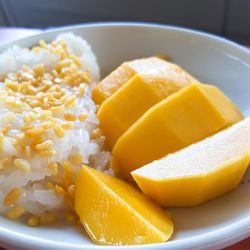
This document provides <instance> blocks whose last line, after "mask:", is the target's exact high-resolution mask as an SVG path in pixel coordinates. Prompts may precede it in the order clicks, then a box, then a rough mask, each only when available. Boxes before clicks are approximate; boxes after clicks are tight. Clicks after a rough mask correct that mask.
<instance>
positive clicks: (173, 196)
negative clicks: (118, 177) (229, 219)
mask: <svg viewBox="0 0 250 250" xmlns="http://www.w3.org/2000/svg"><path fill="white" fill-rule="evenodd" d="M249 138H250V118H246V119H244V120H242V121H240V122H239V123H237V124H235V125H233V126H232V127H230V128H228V129H226V130H224V131H221V132H219V133H217V134H215V135H213V136H211V137H209V138H207V139H205V140H203V141H200V142H197V143H196V144H193V145H190V146H188V147H186V148H184V149H182V150H180V151H178V152H176V153H174V154H170V155H168V156H166V157H164V158H162V159H160V160H158V161H154V162H152V163H150V164H148V165H145V166H144V167H142V168H139V169H137V170H135V171H133V172H132V175H133V177H134V179H135V181H136V182H137V184H138V186H139V187H140V188H141V190H142V191H143V192H144V193H145V194H147V195H148V196H149V197H151V198H152V199H153V200H155V201H157V202H158V203H159V204H161V205H164V206H192V205H198V204H200V203H202V202H205V201H208V200H210V199H213V198H215V197H217V196H220V195H222V194H224V193H226V192H229V191H231V190H233V189H234V188H235V187H237V185H238V184H239V183H240V181H241V179H242V177H243V175H244V173H245V171H246V169H247V166H248V164H249V162H250V140H249Z"/></svg>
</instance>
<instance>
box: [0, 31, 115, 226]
mask: <svg viewBox="0 0 250 250" xmlns="http://www.w3.org/2000/svg"><path fill="white" fill-rule="evenodd" d="M99 78H100V76H99V67H98V64H97V61H96V58H95V55H94V54H93V52H92V50H91V48H90V46H89V45H88V44H87V42H86V41H85V40H83V39H82V38H80V37H77V36H75V35H73V34H62V35H60V36H58V37H57V38H56V39H55V41H53V42H52V43H46V42H44V41H41V42H40V43H39V45H37V46H35V47H33V48H31V49H28V48H20V47H18V46H13V47H12V48H10V49H8V50H7V51H5V52H4V53H2V54H1V55H0V131H1V132H0V214H2V215H4V216H7V217H8V218H10V219H16V218H24V219H27V221H28V224H30V225H32V226H33V225H36V224H38V223H39V222H42V221H44V222H46V221H53V220H55V218H56V217H58V216H59V215H61V216H62V217H65V214H68V215H69V214H70V215H69V218H70V219H72V218H73V217H72V216H74V214H71V211H72V213H73V209H72V208H73V203H74V200H73V196H74V182H75V177H76V175H77V172H78V171H79V169H80V168H81V166H82V163H83V164H88V165H90V166H92V167H94V168H97V169H99V170H103V171H107V172H110V170H108V169H107V164H108V161H109V153H108V152H105V151H103V149H102V146H103V142H104V139H105V138H104V136H103V135H102V131H101V130H100V129H99V128H98V119H97V117H96V106H95V104H94V102H93V100H92V99H91V90H92V88H93V87H94V85H95V83H96V82H98V81H99ZM83 198H84V197H83ZM59 217H60V216H59Z"/></svg>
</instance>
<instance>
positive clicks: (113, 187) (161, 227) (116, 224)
mask: <svg viewBox="0 0 250 250" xmlns="http://www.w3.org/2000/svg"><path fill="white" fill-rule="evenodd" d="M75 210H76V212H77V214H78V215H79V217H80V220H81V222H82V224H83V226H84V228H85V229H86V232H87V233H88V235H89V236H90V238H91V239H92V240H93V241H94V242H95V243H97V244H104V245H132V244H147V243H157V242H164V241H166V240H168V239H169V238H170V237H171V235H172V232H173V223H172V221H171V219H170V216H169V214H168V213H167V212H166V211H165V210H163V209H162V208H160V207H159V206H158V205H156V204H155V203H154V202H152V201H151V200H149V199H148V198H147V197H145V196H144V195H143V194H142V193H140V192H139V191H138V190H137V189H135V187H133V186H131V185H129V184H127V183H125V182H124V181H121V180H119V179H117V178H115V177H111V176H108V175H106V174H104V173H102V172H99V171H97V170H95V169H93V168H90V167H87V166H84V167H83V168H82V169H81V171H80V173H79V175H78V178H77V181H76V191H75Z"/></svg>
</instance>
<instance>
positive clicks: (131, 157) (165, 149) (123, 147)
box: [112, 84, 243, 180]
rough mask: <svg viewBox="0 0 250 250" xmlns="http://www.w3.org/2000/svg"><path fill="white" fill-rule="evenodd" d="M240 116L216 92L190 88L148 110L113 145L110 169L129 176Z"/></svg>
mask: <svg viewBox="0 0 250 250" xmlns="http://www.w3.org/2000/svg"><path fill="white" fill-rule="evenodd" d="M242 118H243V115H242V114H241V113H240V111H239V110H238V109H237V108H236V107H235V105H234V104H233V103H232V102H231V101H230V100H229V98H227V97H226V96H225V95H224V94H223V93H222V92H221V91H220V90H219V89H218V88H216V87H214V86H212V85H205V84H190V85H188V86H187V87H185V88H183V89H181V90H180V91H178V92H177V93H174V94H172V95H171V96H169V97H167V98H166V99H164V100H163V101H161V102H159V103H158V104H156V105H155V106H153V107H152V108H150V109H149V110H148V111H147V112H146V113H145V114H144V115H143V116H141V117H140V118H139V119H138V120H137V121H136V122H135V123H134V124H133V125H132V126H131V127H130V128H129V129H128V130H127V131H126V132H125V133H124V134H123V135H122V136H121V137H120V138H119V139H118V140H117V142H116V144H115V146H114V148H113V150H112V159H113V160H112V167H113V169H114V170H115V171H116V172H117V173H118V174H120V175H122V176H123V177H124V178H126V179H128V180H129V179H131V175H130V172H131V171H132V170H135V169H137V168H139V167H142V166H143V165H145V164H147V163H150V162H151V161H153V160H157V159H159V158H161V157H163V156H165V155H166V154H169V153H172V152H175V151H177V150H179V149H181V148H183V147H186V146H188V145H189V144H191V143H194V142H196V141H199V140H201V139H204V138H205V137H207V136H209V135H212V134H214V133H216V132H218V131H219V130H221V129H224V128H226V127H228V126H230V125H232V124H233V123H235V122H238V121H240V120H241V119H242Z"/></svg>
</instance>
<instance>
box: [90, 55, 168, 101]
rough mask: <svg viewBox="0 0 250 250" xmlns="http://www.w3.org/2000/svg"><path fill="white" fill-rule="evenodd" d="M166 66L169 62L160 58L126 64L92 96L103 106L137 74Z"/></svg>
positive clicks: (94, 91) (95, 90)
mask: <svg viewBox="0 0 250 250" xmlns="http://www.w3.org/2000/svg"><path fill="white" fill-rule="evenodd" d="M165 65H168V62H167V61H164V60H162V59H160V58H158V57H148V58H142V59H137V60H133V61H129V62H124V63H123V64H122V65H121V66H119V67H118V68H117V69H115V70H114V71H113V72H111V73H110V74H109V75H108V76H107V77H105V78H104V79H103V80H102V81H101V82H100V83H99V84H97V85H96V87H95V88H94V89H93V92H92V95H93V99H94V101H95V103H97V104H101V103H102V102H103V101H105V100H106V99H107V98H108V97H110V96H111V95H113V94H114V93H115V92H116V91H117V90H118V89H119V88H120V87H121V86H122V85H123V84H124V83H126V82H127V81H128V80H129V79H130V78H131V77H132V76H134V75H135V74H137V73H142V72H147V71H149V70H152V69H156V68H160V67H162V66H165Z"/></svg>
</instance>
